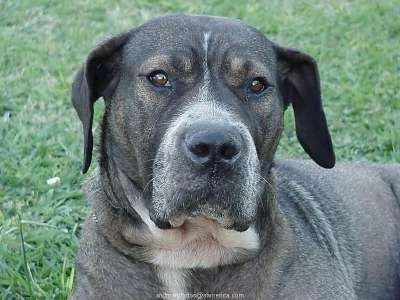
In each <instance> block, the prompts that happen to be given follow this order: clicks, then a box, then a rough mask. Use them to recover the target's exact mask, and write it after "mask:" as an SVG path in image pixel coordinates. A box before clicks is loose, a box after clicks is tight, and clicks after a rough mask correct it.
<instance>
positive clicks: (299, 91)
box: [71, 14, 400, 300]
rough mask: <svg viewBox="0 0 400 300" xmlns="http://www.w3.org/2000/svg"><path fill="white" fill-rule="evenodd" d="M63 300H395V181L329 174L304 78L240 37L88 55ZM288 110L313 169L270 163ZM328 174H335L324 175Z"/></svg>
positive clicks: (399, 207) (199, 23)
mask: <svg viewBox="0 0 400 300" xmlns="http://www.w3.org/2000/svg"><path fill="white" fill-rule="evenodd" d="M101 97H102V98H103V99H104V100H105V113H104V116H103V121H102V126H101V134H100V143H99V144H100V145H99V167H98V168H97V169H95V170H94V172H93V173H92V175H91V176H90V178H89V179H88V181H87V183H86V192H87V197H88V199H89V201H90V203H91V212H90V214H89V217H88V218H87V220H86V222H85V224H84V226H83V229H82V233H81V238H80V251H79V254H78V258H77V264H76V269H77V278H76V283H75V287H74V292H73V295H72V296H71V299H141V300H142V299H162V298H164V299H166V298H173V299H175V298H181V299H182V298H198V299H207V298H209V299H211V298H229V297H230V298H236V299H357V298H359V299H399V298H400V166H399V164H395V163H393V164H372V163H338V164H336V166H335V167H334V165H335V154H334V150H333V146H332V142H331V137H330V133H329V131H328V127H327V122H326V118H325V114H324V111H323V108H322V104H321V92H320V82H319V74H318V67H317V64H316V62H315V60H314V59H313V58H312V57H311V56H309V55H307V54H305V53H302V52H300V51H297V50H294V49H290V48H285V47H281V46H279V45H277V44H275V43H273V42H271V41H269V40H268V39H267V38H266V37H265V36H264V35H263V34H262V33H261V32H259V31H258V30H256V29H255V28H253V27H251V26H248V25H246V24H244V23H242V22H241V21H238V20H232V19H228V18H222V17H208V16H193V15H185V14H174V15H167V16H163V17H159V18H157V19H154V20H152V21H149V22H148V23H145V24H144V25H142V26H140V27H137V28H135V29H132V30H131V31H129V32H126V33H122V34H120V35H117V36H114V37H111V38H109V39H108V40H106V41H104V42H102V43H101V44H100V45H98V46H97V47H96V48H95V49H94V50H92V51H91V52H90V54H89V56H88V58H87V60H86V63H85V64H84V65H83V67H82V68H81V69H80V70H79V71H78V73H77V75H76V77H75V79H74V82H73V86H72V103H73V106H74V108H75V109H76V111H77V114H78V116H79V118H80V120H81V122H82V124H83V133H84V159H83V173H85V172H87V170H88V168H89V166H90V163H91V158H92V149H93V136H92V122H93V106H94V103H95V101H96V100H97V99H98V98H101ZM289 105H292V106H293V111H294V115H295V126H296V134H297V137H298V140H299V142H300V144H301V145H302V147H303V148H304V150H305V152H307V153H308V155H309V156H310V158H311V159H312V160H309V161H307V160H290V159H288V160H276V159H274V153H275V151H276V148H277V145H278V141H279V139H280V136H281V132H282V129H283V115H284V112H285V110H286V108H287V107H288V106H289ZM333 167H334V168H333Z"/></svg>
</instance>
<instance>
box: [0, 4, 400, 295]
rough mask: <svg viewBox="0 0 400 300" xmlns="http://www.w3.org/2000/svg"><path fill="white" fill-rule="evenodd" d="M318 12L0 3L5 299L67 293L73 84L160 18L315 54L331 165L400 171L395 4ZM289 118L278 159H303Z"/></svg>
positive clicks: (0, 255)
mask: <svg viewBox="0 0 400 300" xmlns="http://www.w3.org/2000/svg"><path fill="white" fill-rule="evenodd" d="M314 2H315V1H295V0H293V1H278V0H276V1H250V0H248V1H218V0H206V1H196V2H193V3H190V2H188V1H183V0H170V1H150V0H147V1H146V0H137V1H128V0H121V1H118V4H115V3H113V1H106V0H100V1H88V0H83V1H63V2H62V1H50V0H36V1H28V0H20V1H0V28H1V30H0V49H1V55H0V76H1V80H0V136H1V139H0V295H1V298H2V299H22V298H38V299H43V298H55V299H65V298H66V297H67V296H68V295H69V293H70V292H71V288H72V278H73V275H74V256H75V253H76V251H77V247H78V238H77V236H78V235H79V230H80V226H81V224H82V221H83V220H84V218H85V214H86V211H87V204H86V201H85V199H84V197H83V193H82V191H81V190H82V188H81V186H82V180H83V178H84V177H83V176H82V175H81V174H80V167H81V151H82V136H81V127H80V126H81V125H80V124H79V123H78V119H77V117H76V116H75V113H74V111H73V109H72V106H71V104H70V100H69V97H70V96H69V93H70V85H71V80H72V77H73V74H74V73H75V71H76V70H77V68H78V66H79V65H80V63H82V62H83V61H84V59H85V56H86V54H87V53H88V51H89V50H90V49H91V47H92V46H93V45H95V43H96V42H98V41H99V40H101V39H102V38H103V37H104V36H108V35H110V34H112V33H118V32H120V31H123V30H126V29H129V28H131V27H134V26H137V25H138V24H141V23H142V22H144V21H146V20H148V19H150V18H152V17H155V16H157V15H160V14H163V13H166V12H188V13H196V14H212V15H224V16H229V17H235V18H240V19H242V20H244V21H246V22H248V23H250V24H252V25H254V26H256V27H258V28H259V29H261V30H262V31H263V32H265V33H266V34H267V35H268V36H269V37H270V38H272V39H273V40H275V41H279V42H281V43H283V44H285V45H290V46H295V47H298V48H301V49H303V50H305V51H306V52H308V53H310V54H312V55H313V56H315V57H316V59H317V61H318V62H319V65H320V72H321V80H322V89H323V96H324V103H325V108H326V113H327V118H328V122H329V125H330V129H331V131H332V136H333V140H334V144H335V148H336V153H337V157H338V160H372V161H400V79H399V74H400V54H399V49H400V18H399V15H400V1H389V0H388V1H339V3H338V2H337V1H333V0H332V1H321V2H320V3H317V4H314ZM101 111H102V106H101V105H98V107H97V108H96V117H97V119H98V117H99V115H100V114H101ZM9 113H11V118H7V116H8V114H9ZM291 114H292V112H291V111H289V112H288V114H287V118H286V131H285V133H284V136H283V139H282V142H281V146H280V148H279V151H278V154H279V155H280V156H285V155H286V156H289V155H290V156H297V157H305V155H304V153H303V152H302V150H301V148H300V146H299V145H298V143H297V141H296V139H295V135H294V130H293V118H292V116H291ZM54 176H58V177H60V179H61V181H60V183H59V184H57V185H55V186H49V185H48V184H47V183H46V180H47V179H48V178H51V177H54ZM19 216H21V219H20V218H19ZM22 240H23V241H24V242H23V243H22Z"/></svg>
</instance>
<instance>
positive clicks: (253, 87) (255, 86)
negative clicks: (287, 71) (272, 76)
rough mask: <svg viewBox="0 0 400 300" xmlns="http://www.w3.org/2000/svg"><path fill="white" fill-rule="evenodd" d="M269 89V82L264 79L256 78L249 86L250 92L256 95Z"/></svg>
mask: <svg viewBox="0 0 400 300" xmlns="http://www.w3.org/2000/svg"><path fill="white" fill-rule="evenodd" d="M266 88H267V82H266V80H265V79H264V78H261V77H256V78H254V79H253V80H252V81H251V82H250V85H249V90H250V91H251V92H253V93H255V94H259V93H261V92H263V91H264V90H265V89H266Z"/></svg>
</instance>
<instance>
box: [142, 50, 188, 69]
mask: <svg viewBox="0 0 400 300" xmlns="http://www.w3.org/2000/svg"><path fill="white" fill-rule="evenodd" d="M192 68H193V59H192V57H191V56H189V55H187V54H182V53H179V54H175V53H174V54H157V55H154V56H151V57H149V58H148V59H147V60H146V61H145V62H143V64H142V65H141V67H140V69H141V70H142V71H143V72H148V71H152V70H154V69H166V70H169V69H175V70H176V71H178V72H181V73H189V72H191V70H192Z"/></svg>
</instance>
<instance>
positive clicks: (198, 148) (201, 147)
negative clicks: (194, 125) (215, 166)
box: [189, 143, 210, 157]
mask: <svg viewBox="0 0 400 300" xmlns="http://www.w3.org/2000/svg"><path fill="white" fill-rule="evenodd" d="M189 149H190V152H192V153H193V154H194V155H196V156H198V157H206V156H208V155H210V146H209V145H207V144H206V143H198V144H195V145H192V146H190V148H189Z"/></svg>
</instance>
